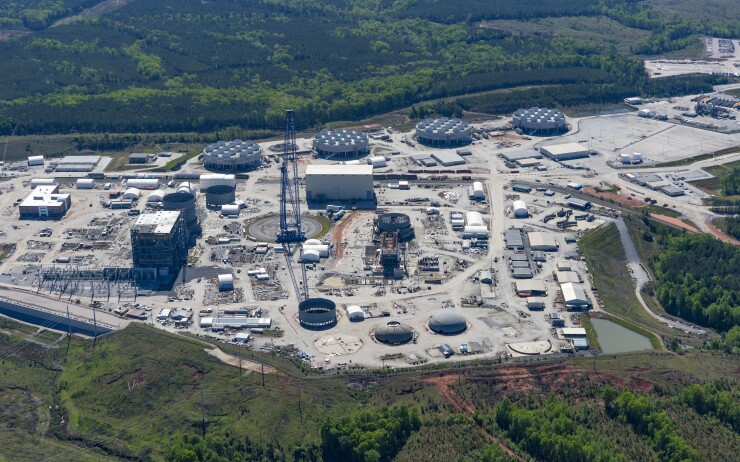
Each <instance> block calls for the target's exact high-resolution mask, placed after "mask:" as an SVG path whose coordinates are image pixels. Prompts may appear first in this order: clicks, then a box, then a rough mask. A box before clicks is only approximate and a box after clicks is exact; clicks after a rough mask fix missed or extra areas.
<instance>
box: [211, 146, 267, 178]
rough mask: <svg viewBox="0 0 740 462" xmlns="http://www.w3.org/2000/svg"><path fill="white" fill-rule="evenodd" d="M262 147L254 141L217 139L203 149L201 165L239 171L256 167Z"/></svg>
mask: <svg viewBox="0 0 740 462" xmlns="http://www.w3.org/2000/svg"><path fill="white" fill-rule="evenodd" d="M261 160H262V148H261V147H260V145H259V144H257V143H255V142H254V141H242V140H234V141H228V142H227V141H219V142H217V143H214V144H212V145H210V146H208V147H206V148H205V149H204V150H203V166H204V167H205V168H207V169H209V170H216V171H240V170H249V169H253V168H257V167H259V166H260V162H261Z"/></svg>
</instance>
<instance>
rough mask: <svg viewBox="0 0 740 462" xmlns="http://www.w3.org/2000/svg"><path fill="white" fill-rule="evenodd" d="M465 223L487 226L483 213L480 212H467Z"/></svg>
mask: <svg viewBox="0 0 740 462" xmlns="http://www.w3.org/2000/svg"><path fill="white" fill-rule="evenodd" d="M465 224H466V225H467V226H485V225H486V222H485V221H483V215H481V213H480V212H467V213H466V214H465Z"/></svg>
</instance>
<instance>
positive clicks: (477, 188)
mask: <svg viewBox="0 0 740 462" xmlns="http://www.w3.org/2000/svg"><path fill="white" fill-rule="evenodd" d="M485 198H486V193H485V190H484V189H483V183H481V182H480V181H476V182H474V183H473V199H477V200H480V199H485Z"/></svg>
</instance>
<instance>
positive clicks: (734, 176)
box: [720, 168, 740, 196]
mask: <svg viewBox="0 0 740 462" xmlns="http://www.w3.org/2000/svg"><path fill="white" fill-rule="evenodd" d="M720 187H721V188H722V194H724V195H726V196H734V195H740V168H734V169H732V172H730V174H729V175H727V176H725V177H723V178H722V182H721V185H720Z"/></svg>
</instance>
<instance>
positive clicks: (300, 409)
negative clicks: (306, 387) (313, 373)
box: [298, 382, 303, 422]
mask: <svg viewBox="0 0 740 462" xmlns="http://www.w3.org/2000/svg"><path fill="white" fill-rule="evenodd" d="M298 413H299V414H300V415H301V422H303V407H302V406H301V382H298Z"/></svg>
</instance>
